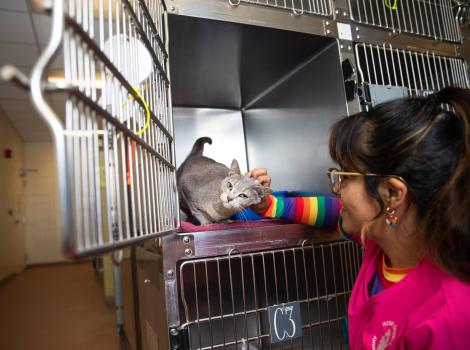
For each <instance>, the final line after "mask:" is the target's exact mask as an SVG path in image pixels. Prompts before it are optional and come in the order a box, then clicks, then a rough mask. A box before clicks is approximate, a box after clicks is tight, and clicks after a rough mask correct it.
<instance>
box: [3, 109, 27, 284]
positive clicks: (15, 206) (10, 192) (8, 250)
mask: <svg viewBox="0 0 470 350" xmlns="http://www.w3.org/2000/svg"><path fill="white" fill-rule="evenodd" d="M6 149H9V150H11V151H12V153H11V158H6V157H5V150H6ZM0 152H1V153H0V281H1V280H3V279H4V278H6V277H8V276H10V275H12V274H15V273H19V272H21V271H22V270H23V268H24V265H25V261H24V225H23V223H22V217H23V215H24V202H23V186H22V182H23V179H22V178H21V177H20V170H21V168H23V140H22V139H21V137H20V135H19V134H18V132H17V131H16V129H15V128H14V127H13V125H12V124H11V122H10V121H9V119H7V118H6V116H5V115H4V114H3V111H2V110H1V109H0Z"/></svg>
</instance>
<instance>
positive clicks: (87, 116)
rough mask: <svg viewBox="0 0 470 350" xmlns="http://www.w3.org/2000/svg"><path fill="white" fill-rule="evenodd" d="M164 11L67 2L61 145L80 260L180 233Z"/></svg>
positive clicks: (157, 6) (136, 1) (154, 4)
mask: <svg viewBox="0 0 470 350" xmlns="http://www.w3.org/2000/svg"><path fill="white" fill-rule="evenodd" d="M165 16H166V9H165V5H164V3H163V2H160V1H158V0H146V1H144V0H120V1H115V0H68V1H67V2H66V13H65V30H64V35H63V53H64V71H65V82H66V86H67V87H68V88H67V91H68V98H67V101H66V109H65V111H66V112H65V114H66V120H65V125H66V127H65V131H64V134H65V138H66V152H67V171H68V183H69V185H70V191H71V194H72V208H73V238H72V243H71V244H72V246H73V247H72V249H73V250H74V253H75V254H83V253H86V252H87V251H94V250H97V249H98V250H100V249H101V250H102V249H112V248H114V247H116V246H117V245H120V244H121V245H122V244H125V243H130V242H132V241H134V240H137V239H142V238H145V237H148V236H153V235H156V234H162V233H165V232H169V231H172V230H174V229H176V227H177V225H178V219H177V210H176V205H177V199H176V191H175V177H174V172H175V166H174V164H175V161H174V154H173V136H172V135H173V125H172V116H171V96H170V91H169V78H168V53H167V36H166V27H165V26H166V20H165Z"/></svg>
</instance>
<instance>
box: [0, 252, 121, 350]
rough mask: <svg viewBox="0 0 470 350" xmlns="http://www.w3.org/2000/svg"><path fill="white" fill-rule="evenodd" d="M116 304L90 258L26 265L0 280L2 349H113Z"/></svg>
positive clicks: (116, 341) (0, 336) (0, 335)
mask: <svg viewBox="0 0 470 350" xmlns="http://www.w3.org/2000/svg"><path fill="white" fill-rule="evenodd" d="M117 344H118V339H117V335H116V331H115V318H114V309H113V307H112V306H110V305H107V304H106V303H105V300H104V295H103V291H102V285H101V283H100V280H99V278H98V277H97V275H96V273H95V271H94V270H93V268H92V265H91V262H90V261H86V262H80V263H75V264H61V265H49V266H38V267H30V268H27V269H26V270H25V271H24V272H23V273H21V274H19V275H17V276H15V277H12V278H10V279H8V280H6V281H5V282H3V283H2V284H0V349H4V350H32V349H34V350H51V349H67V350H73V349H77V350H79V349H80V350H84V349H86V350H95V349H96V350H108V349H109V350H114V349H117Z"/></svg>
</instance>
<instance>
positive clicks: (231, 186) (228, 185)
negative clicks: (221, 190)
mask: <svg viewBox="0 0 470 350" xmlns="http://www.w3.org/2000/svg"><path fill="white" fill-rule="evenodd" d="M227 188H228V189H229V190H230V191H231V190H232V188H233V185H232V184H231V183H230V182H227Z"/></svg>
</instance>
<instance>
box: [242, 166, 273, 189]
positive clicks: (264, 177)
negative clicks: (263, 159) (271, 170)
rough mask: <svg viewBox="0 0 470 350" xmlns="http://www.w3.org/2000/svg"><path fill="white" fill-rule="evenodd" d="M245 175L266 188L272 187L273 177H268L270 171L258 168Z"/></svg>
mask: <svg viewBox="0 0 470 350" xmlns="http://www.w3.org/2000/svg"><path fill="white" fill-rule="evenodd" d="M245 175H246V176H248V177H251V178H252V179H254V180H255V181H257V182H258V183H259V184H261V185H263V186H265V187H270V186H271V176H269V175H268V170H267V169H266V168H256V169H253V170H251V171H249V172H247V173H246V174H245Z"/></svg>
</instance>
